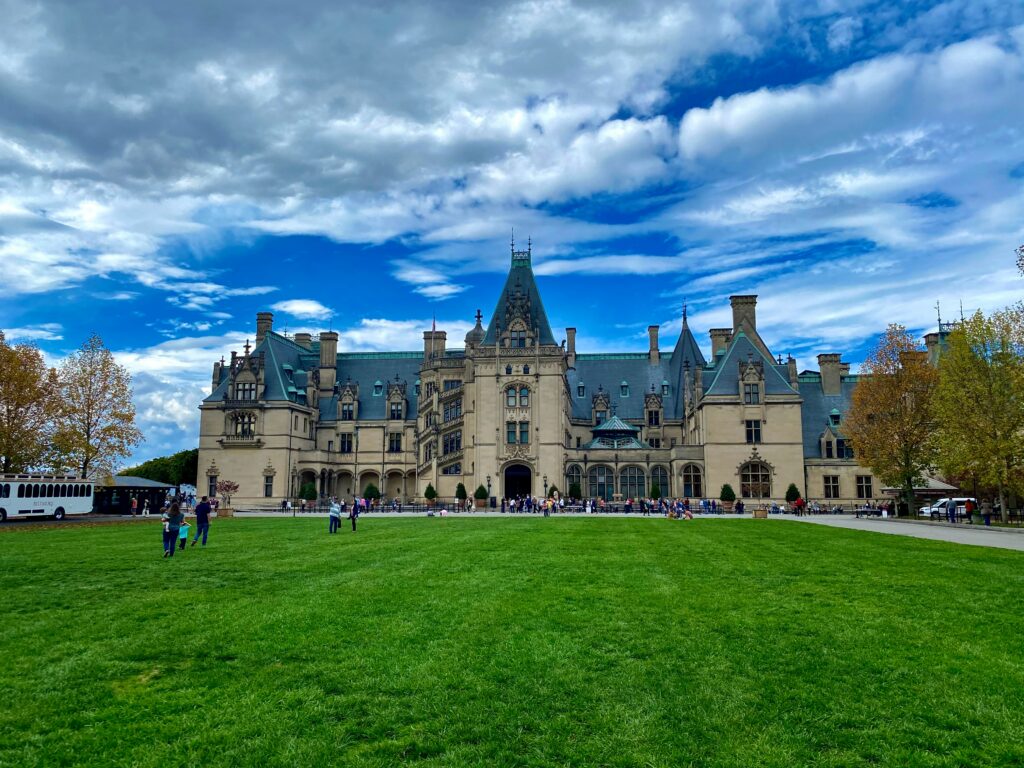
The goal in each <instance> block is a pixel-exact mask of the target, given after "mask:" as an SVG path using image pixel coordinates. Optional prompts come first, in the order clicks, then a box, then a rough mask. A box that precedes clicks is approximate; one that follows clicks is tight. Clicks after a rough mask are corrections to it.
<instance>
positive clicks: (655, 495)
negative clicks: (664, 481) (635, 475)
mask: <svg viewBox="0 0 1024 768" xmlns="http://www.w3.org/2000/svg"><path fill="white" fill-rule="evenodd" d="M651 498H652V499H660V498H661V486H660V485H658V484H657V483H651Z"/></svg>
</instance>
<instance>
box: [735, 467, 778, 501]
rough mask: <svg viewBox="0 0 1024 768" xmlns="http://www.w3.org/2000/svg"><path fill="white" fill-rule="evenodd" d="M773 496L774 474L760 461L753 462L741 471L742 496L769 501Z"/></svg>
mask: <svg viewBox="0 0 1024 768" xmlns="http://www.w3.org/2000/svg"><path fill="white" fill-rule="evenodd" d="M771 495H772V473H771V471H770V470H769V469H768V467H767V466H765V465H764V464H762V463H761V462H760V461H751V462H748V463H746V464H744V465H743V467H742V468H741V469H740V496H742V497H743V498H745V499H767V498H771Z"/></svg>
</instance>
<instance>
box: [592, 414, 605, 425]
mask: <svg viewBox="0 0 1024 768" xmlns="http://www.w3.org/2000/svg"><path fill="white" fill-rule="evenodd" d="M607 418H608V411H594V423H595V424H603V423H604V422H605V420H606V419H607Z"/></svg>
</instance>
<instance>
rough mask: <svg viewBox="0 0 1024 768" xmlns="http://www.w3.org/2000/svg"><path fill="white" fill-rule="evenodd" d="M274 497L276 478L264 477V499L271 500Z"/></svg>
mask: <svg viewBox="0 0 1024 768" xmlns="http://www.w3.org/2000/svg"><path fill="white" fill-rule="evenodd" d="M273 496H274V476H273V475H264V476H263V498H265V499H270V498H273Z"/></svg>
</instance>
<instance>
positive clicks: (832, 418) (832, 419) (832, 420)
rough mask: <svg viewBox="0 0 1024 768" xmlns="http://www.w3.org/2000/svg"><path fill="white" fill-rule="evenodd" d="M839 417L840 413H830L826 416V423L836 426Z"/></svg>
mask: <svg viewBox="0 0 1024 768" xmlns="http://www.w3.org/2000/svg"><path fill="white" fill-rule="evenodd" d="M841 418H842V417H841V416H840V414H838V413H832V414H830V415H829V417H828V423H829V424H831V425H832V426H833V427H838V426H839V421H840V419H841Z"/></svg>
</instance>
